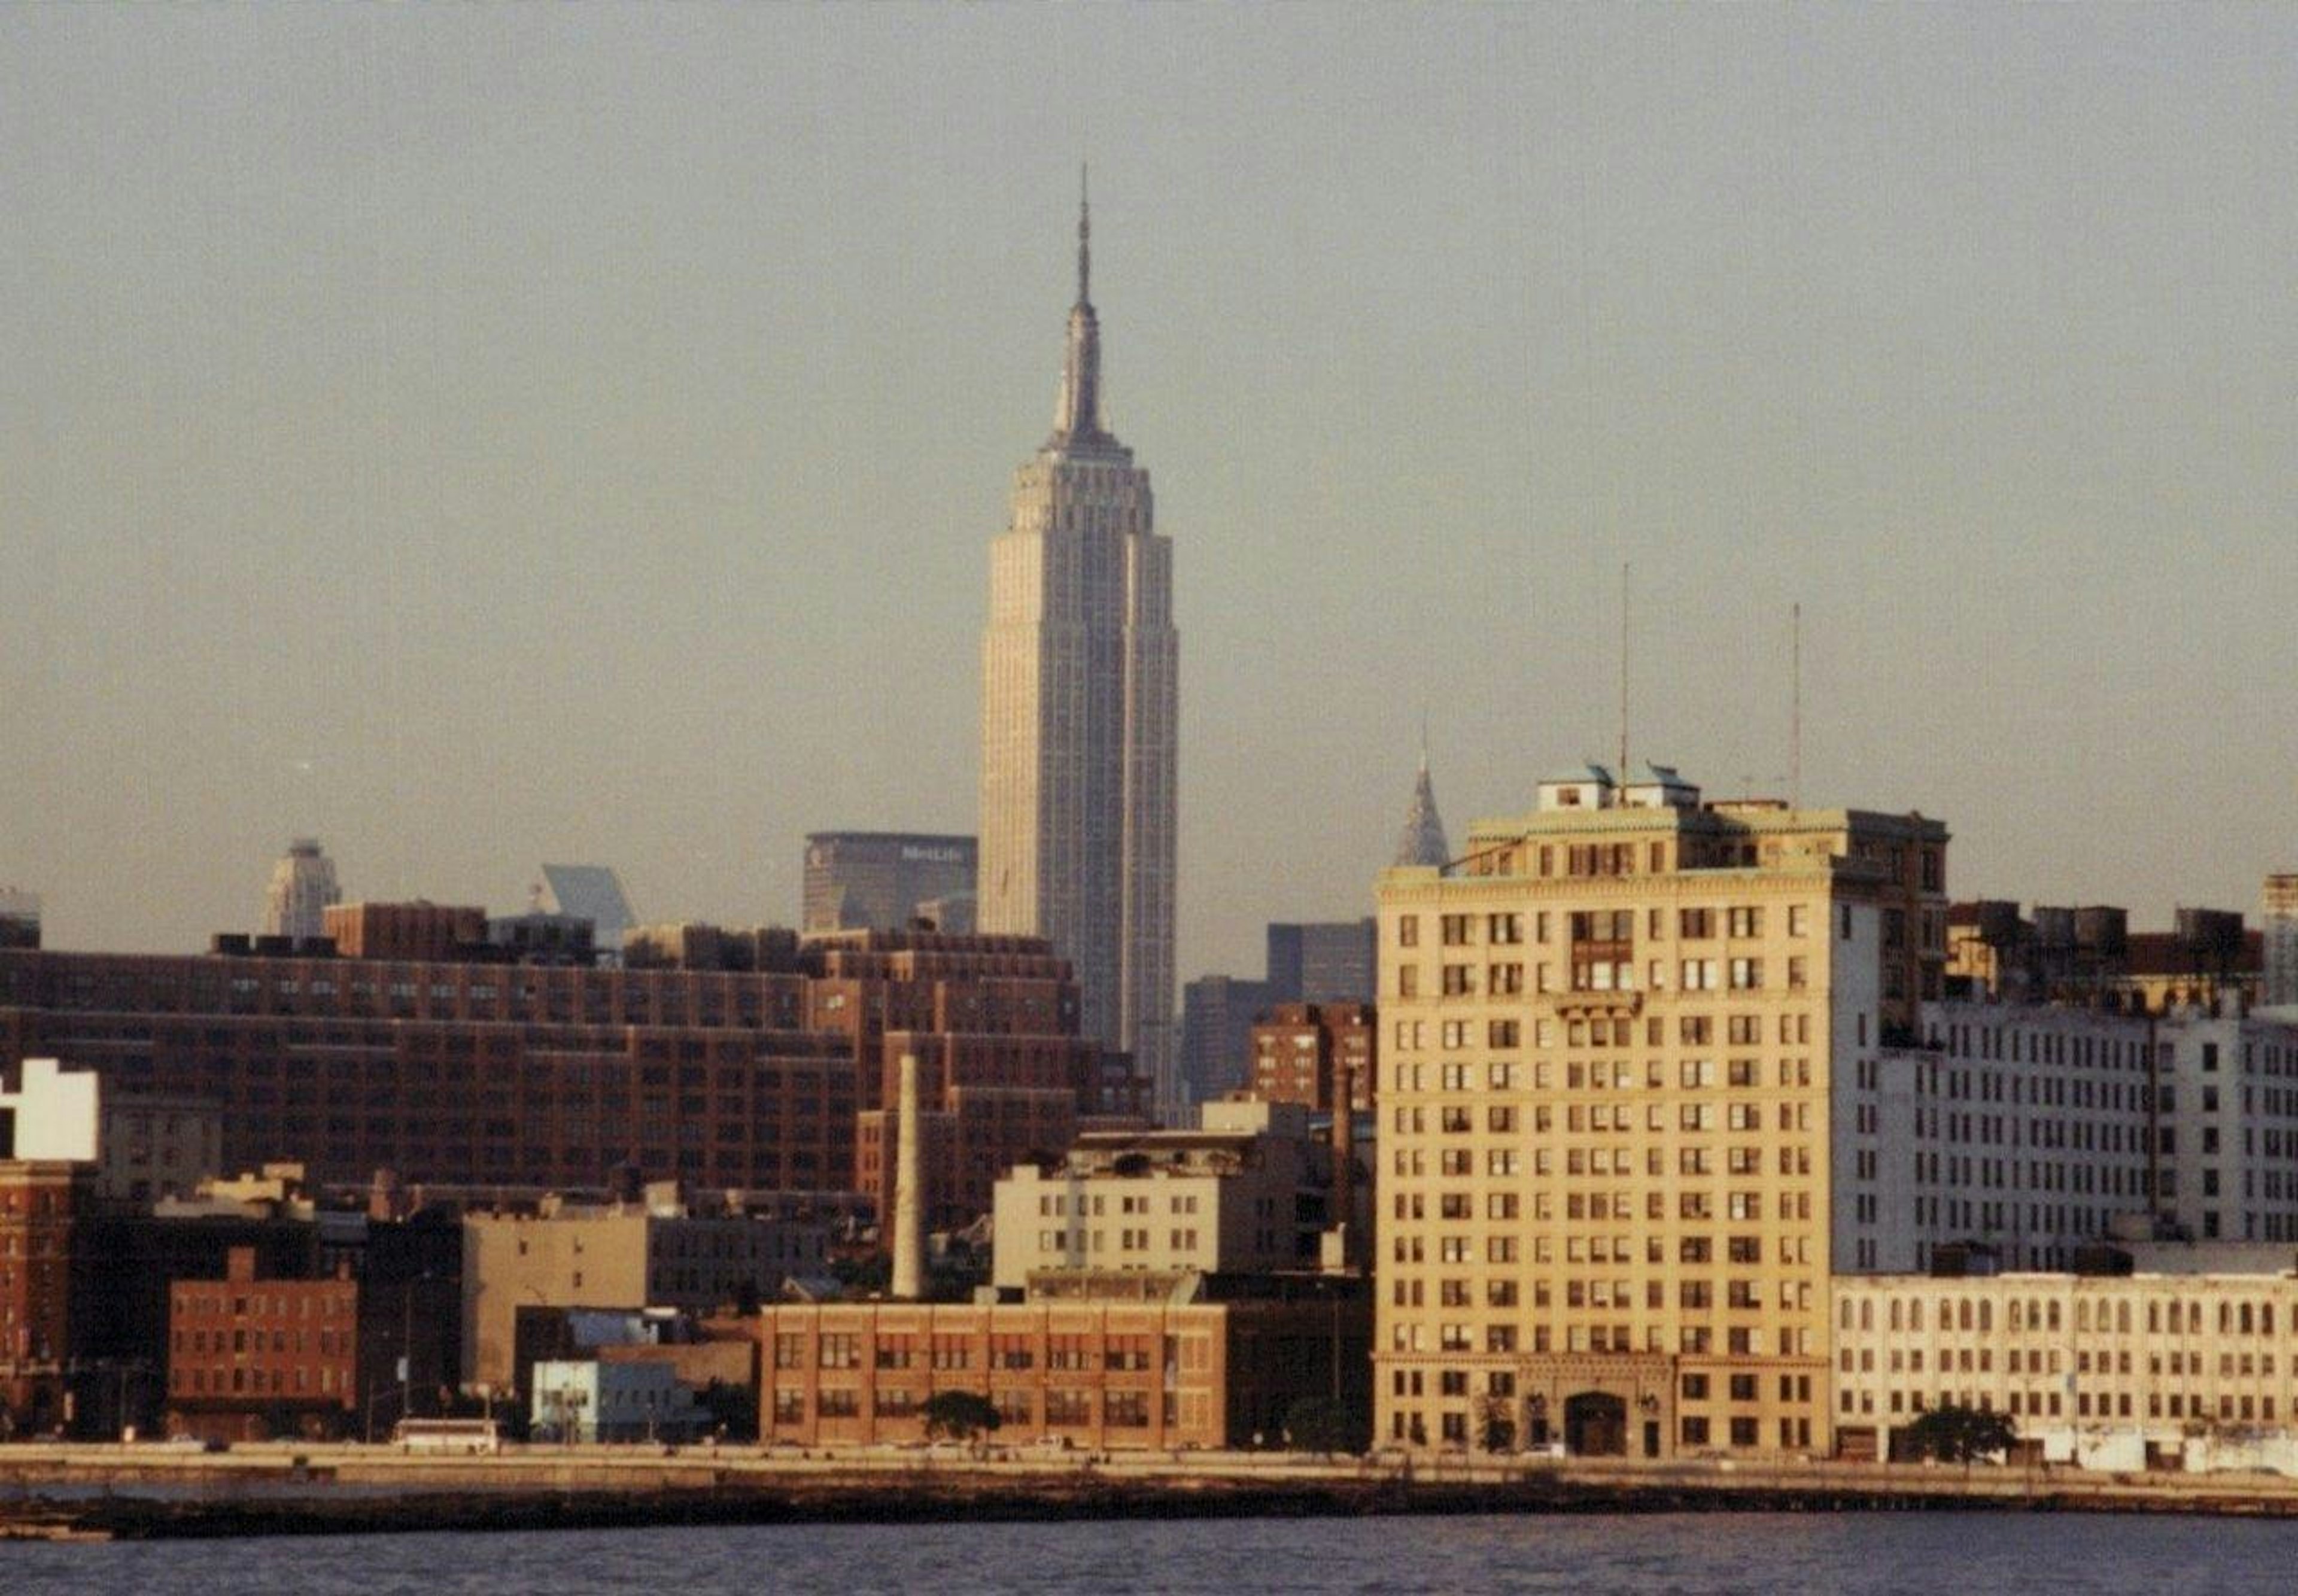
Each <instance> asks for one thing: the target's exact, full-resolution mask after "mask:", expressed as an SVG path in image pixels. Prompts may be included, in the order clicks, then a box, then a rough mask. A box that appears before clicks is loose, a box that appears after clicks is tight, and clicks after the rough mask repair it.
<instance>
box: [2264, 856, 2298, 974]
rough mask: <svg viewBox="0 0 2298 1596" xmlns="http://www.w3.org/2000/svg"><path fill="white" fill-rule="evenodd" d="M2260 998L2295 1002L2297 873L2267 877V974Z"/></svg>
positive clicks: (2297, 927) (2297, 937)
mask: <svg viewBox="0 0 2298 1596" xmlns="http://www.w3.org/2000/svg"><path fill="white" fill-rule="evenodd" d="M2259 999H2260V1001H2261V1002H2263V1003H2269V1004H2275V1005H2285V1004H2298V875H2270V876H2268V877H2267V878H2266V974H2265V977H2264V979H2263V980H2262V981H2261V983H2260V988H2259Z"/></svg>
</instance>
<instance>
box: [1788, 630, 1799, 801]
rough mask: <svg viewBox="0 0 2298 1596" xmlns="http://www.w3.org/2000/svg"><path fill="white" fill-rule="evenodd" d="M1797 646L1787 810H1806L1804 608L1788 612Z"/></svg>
mask: <svg viewBox="0 0 2298 1596" xmlns="http://www.w3.org/2000/svg"><path fill="white" fill-rule="evenodd" d="M1788 616H1789V624H1790V631H1791V633H1792V634H1793V638H1794V642H1793V647H1792V649H1791V654H1790V659H1791V664H1790V670H1791V672H1792V678H1791V679H1792V682H1793V689H1792V694H1791V699H1790V702H1791V706H1792V709H1791V714H1790V719H1789V722H1788V806H1789V807H1790V808H1791V809H1800V808H1802V807H1803V605H1802V604H1801V603H1800V602H1798V603H1797V604H1796V605H1794V606H1793V607H1791V608H1790V609H1789V611H1788Z"/></svg>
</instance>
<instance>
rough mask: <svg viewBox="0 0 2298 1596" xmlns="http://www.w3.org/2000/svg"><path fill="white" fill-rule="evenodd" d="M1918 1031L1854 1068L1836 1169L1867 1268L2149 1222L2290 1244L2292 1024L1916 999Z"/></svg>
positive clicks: (2295, 1138) (2043, 1257) (2063, 1246)
mask: <svg viewBox="0 0 2298 1596" xmlns="http://www.w3.org/2000/svg"><path fill="white" fill-rule="evenodd" d="M1919 1032H1920V1035H1919V1042H1920V1046H1914V1047H1907V1048H1897V1049H1888V1050H1885V1051H1883V1052H1882V1053H1881V1054H1878V1055H1877V1056H1876V1057H1875V1058H1874V1059H1872V1061H1862V1062H1860V1063H1856V1064H1855V1065H1854V1071H1855V1074H1854V1079H1852V1081H1851V1082H1850V1091H1849V1094H1848V1096H1847V1099H1846V1100H1845V1106H1846V1108H1847V1110H1848V1112H1847V1113H1843V1114H1839V1116H1838V1118H1837V1120H1836V1123H1835V1126H1834V1131H1835V1136H1836V1141H1837V1150H1836V1154H1835V1162H1836V1167H1837V1168H1838V1169H1839V1170H1847V1171H1848V1172H1849V1173H1850V1175H1851V1177H1852V1178H1851V1181H1850V1183H1849V1187H1848V1190H1849V1192H1850V1193H1851V1195H1852V1196H1853V1199H1854V1201H1855V1203H1856V1202H1859V1201H1860V1200H1861V1199H1865V1200H1866V1201H1865V1206H1866V1207H1867V1208H1868V1209H1869V1210H1870V1211H1872V1212H1873V1213H1874V1214H1875V1216H1876V1220H1875V1223H1874V1225H1873V1226H1872V1228H1870V1234H1871V1236H1872V1246H1871V1247H1870V1248H1868V1249H1867V1250H1865V1251H1864V1253H1862V1255H1861V1256H1860V1257H1859V1258H1858V1259H1857V1260H1856V1261H1855V1267H1856V1268H1857V1269H1861V1270H1864V1271H1878V1270H1880V1271H1896V1270H1914V1269H1927V1268H1929V1267H1930V1263H1931V1261H1932V1256H1933V1251H1934V1249H1935V1248H1936V1247H1937V1246H1938V1245H1942V1244H1947V1243H1979V1244H1981V1245H1984V1246H1986V1247H1988V1248H1990V1249H1992V1251H1993V1253H1994V1255H1995V1259H1996V1261H1997V1262H1999V1264H2000V1266H2001V1267H2002V1268H2004V1269H2055V1268H2063V1267H2065V1266H2066V1265H2067V1264H2068V1263H2069V1262H2070V1261H2071V1259H2072V1255H2073V1253H2074V1249H2076V1248H2077V1247H2079V1246H2080V1245H2083V1244H2084V1243H2087V1242H2091V1241H2095V1240H2099V1239H2101V1238H2103V1237H2107V1236H2113V1235H2117V1234H2125V1235H2129V1236H2145V1235H2148V1234H2151V1233H2152V1232H2153V1230H2154V1229H2156V1228H2161V1229H2163V1230H2166V1231H2170V1232H2174V1233H2181V1234H2184V1235H2186V1236H2191V1237H2193V1238H2195V1239H2196V1240H2200V1241H2204V1242H2210V1241H2236V1242H2242V1241H2248V1242H2284V1241H2298V1025H2292V1024H2289V1023H2285V1022H2281V1021H2276V1020H2273V1019H2269V1018H2266V1017H2263V1016H2260V1015H2256V1014H2253V1015H2238V1014H2236V1013H2234V1012H2233V1005H2226V1006H2225V1007H2224V1008H2223V1009H2222V1010H2221V1011H2220V1012H2216V1013H2213V1012H2212V1011H2211V1010H2209V1009H2206V1008H2187V1009H2180V1010H2175V1011H2173V1012H2171V1013H2168V1014H2162V1015H2145V1014H2132V1013H2115V1012H2108V1011H2104V1010H2100V1009H2091V1008H2082V1007H2074V1006H2063V1005H2021V1004H1995V1003H1961V1002H1955V1003H1930V1004H1925V1005H1923V1007H1922V1017H1921V1020H1920V1022H1919Z"/></svg>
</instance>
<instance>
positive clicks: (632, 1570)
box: [0, 1513, 2298, 1596]
mask: <svg viewBox="0 0 2298 1596" xmlns="http://www.w3.org/2000/svg"><path fill="white" fill-rule="evenodd" d="M527 1591H533V1592H551V1593H553V1596H569V1593H572V1592H633V1593H637V1592H644V1593H646V1596H668V1593H670V1592H740V1593H744V1596H748V1593H749V1592H774V1593H777V1596H780V1593H781V1592H789V1593H792V1596H797V1593H800V1592H834V1593H835V1596H865V1593H868V1592H903V1593H905V1596H906V1593H908V1592H972V1591H983V1592H993V1591H994V1592H1072V1591H1074V1592H1094V1593H1095V1596H1107V1593H1112V1592H1215V1593H1217V1596H1236V1593H1241V1592H1262V1591H1271V1592H1294V1591H1299V1592H1367V1593H1372V1592H1379V1593H1381V1596H1386V1593H1388V1592H1446V1593H1448V1596H1449V1593H1451V1592H1488V1591H1489V1592H1518V1591H1520V1592H1571V1593H1572V1596H1608V1593H1610V1592H1638V1593H1643V1592H1651V1593H1653V1596H1741V1593H1742V1592H1797V1593H1798V1596H1803V1593H1806V1592H1809V1593H1814V1596H1818V1593H1824V1592H1843V1593H1845V1596H1884V1593H1886V1592H1889V1593H1897V1592H1920V1593H1922V1596H1963V1592H1975V1593H1983V1596H2029V1593H2035V1592H2068V1593H2070V1596H2073V1593H2075V1592H2080V1593H2082V1596H2114V1593H2119V1592H2132V1593H2133V1596H2139V1593H2143V1596H2170V1593H2183V1592H2253V1591H2256V1592H2298V1523H2274V1522H2266V1521H2254V1520H2244V1519H2236V1520H2226V1519H2215V1520H2214V1519H2200V1518H2145V1517H2096V1516H2092V1515H2086V1514H2066V1515H2050V1514H2013V1513H2002V1514H1962V1513H1866V1514H1835V1515H1797V1514H1700V1515H1683V1516H1674V1515H1633V1516H1630V1515H1620V1516H1615V1515H1588V1516H1572V1517H1461V1518H1439V1517H1393V1518H1291V1519H1277V1518H1253V1519H1214V1520H1196V1521H1189V1522H1173V1521H1163V1522H1160V1521H1154V1520H1140V1519H1128V1520H1121V1521H1111V1522H1105V1523H1084V1524H1080V1523H1066V1524H939V1525H923V1526H866V1525H821V1526H807V1525H777V1526H758V1527H737V1528H715V1527H714V1528H702V1529H684V1528H680V1529H658V1530H599V1531H591V1530H570V1531H557V1532H548V1533H520V1534H396V1535H325V1536H309V1537H287V1538H276V1539H265V1540H244V1541H169V1542H123V1543H113V1544H91V1545H45V1544H23V1543H19V1544H14V1545H0V1592H6V1593H7V1596H32V1593H34V1592H40V1593H43V1596H45V1592H59V1593H78V1592H90V1593H94V1592H102V1593H103V1596H143V1593H144V1592H165V1593H169V1596H173V1593H175V1592H196V1593H198V1596H220V1593H223V1592H283V1593H285V1592H295V1593H297V1596H304V1593H312V1596H331V1593H334V1592H343V1596H353V1593H357V1596H451V1593H453V1592H527Z"/></svg>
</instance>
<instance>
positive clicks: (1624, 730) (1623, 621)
mask: <svg viewBox="0 0 2298 1596" xmlns="http://www.w3.org/2000/svg"><path fill="white" fill-rule="evenodd" d="M1627 783H1628V565H1627V562H1626V561H1625V560H1623V561H1621V562H1620V785H1621V786H1622V787H1625V786H1626V785H1627Z"/></svg>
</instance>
